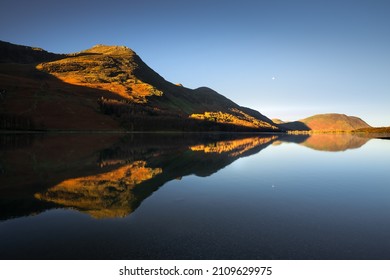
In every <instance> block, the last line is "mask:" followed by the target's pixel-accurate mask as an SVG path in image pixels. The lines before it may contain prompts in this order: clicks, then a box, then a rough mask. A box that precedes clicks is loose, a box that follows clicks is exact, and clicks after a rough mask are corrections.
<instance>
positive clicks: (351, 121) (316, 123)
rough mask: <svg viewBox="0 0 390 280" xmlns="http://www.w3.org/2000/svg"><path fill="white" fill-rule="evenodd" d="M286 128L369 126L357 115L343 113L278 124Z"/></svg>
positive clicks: (324, 129)
mask: <svg viewBox="0 0 390 280" xmlns="http://www.w3.org/2000/svg"><path fill="white" fill-rule="evenodd" d="M279 126H280V127H282V128H284V129H287V130H304V131H309V130H313V131H352V130H355V129H361V128H369V127H371V126H370V125H368V124H367V123H366V122H365V121H363V120H362V119H360V118H358V117H353V116H347V115H344V114H319V115H314V116H311V117H308V118H305V119H302V120H299V121H295V122H286V123H281V124H279Z"/></svg>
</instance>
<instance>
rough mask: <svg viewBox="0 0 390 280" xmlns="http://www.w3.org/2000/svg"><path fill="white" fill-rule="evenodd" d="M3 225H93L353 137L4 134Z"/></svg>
mask: <svg viewBox="0 0 390 280" xmlns="http://www.w3.org/2000/svg"><path fill="white" fill-rule="evenodd" d="M0 139H1V140H0V141H1V143H2V144H4V145H2V149H1V150H0V153H1V159H0V168H1V172H2V174H1V175H0V181H1V184H0V186H1V187H0V193H1V199H0V206H1V208H2V211H1V214H0V215H1V216H0V218H1V219H3V220H6V219H10V218H15V217H20V216H28V215H32V214H36V213H39V212H42V211H45V210H48V209H53V208H71V209H76V210H78V211H81V212H85V213H87V214H89V215H91V216H92V217H94V218H118V217H126V216H128V215H129V214H131V213H132V212H134V211H135V210H136V209H137V207H138V206H139V205H140V204H141V203H142V201H143V200H144V199H145V198H147V197H149V196H150V195H151V194H152V193H153V192H154V191H156V190H158V189H159V188H160V187H161V186H162V185H164V184H165V183H166V182H169V181H172V180H175V179H177V178H181V177H183V176H187V175H191V174H194V175H197V176H209V175H211V174H213V173H216V172H218V171H219V170H220V169H222V168H224V167H226V166H227V165H229V164H231V163H232V162H234V161H235V160H237V159H238V158H240V157H245V156H250V155H253V154H256V153H258V152H260V151H261V150H263V149H264V148H266V147H267V146H268V145H270V144H280V143H283V142H294V143H297V144H301V145H304V146H306V147H309V148H312V149H317V150H322V151H324V150H326V151H341V150H346V149H350V148H358V147H360V146H362V145H364V144H365V143H366V142H367V141H368V139H367V138H360V137H358V136H355V135H348V136H347V137H345V136H340V135H313V136H307V135H298V136H294V135H283V134H280V135H263V134H262V135H246V134H239V135H232V134H169V135H163V134H130V135H125V136H123V135H110V134H103V135H100V134H96V135H93V134H92V135H81V134H76V135H74V134H69V135H68V134H61V135H60V134H58V135H27V136H26V135H2V136H0Z"/></svg>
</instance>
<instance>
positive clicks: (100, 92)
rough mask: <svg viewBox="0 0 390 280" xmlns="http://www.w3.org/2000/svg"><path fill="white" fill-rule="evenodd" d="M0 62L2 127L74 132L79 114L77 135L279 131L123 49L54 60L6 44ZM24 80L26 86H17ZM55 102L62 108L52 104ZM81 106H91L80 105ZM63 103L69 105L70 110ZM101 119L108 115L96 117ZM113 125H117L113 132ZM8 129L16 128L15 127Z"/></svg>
mask: <svg viewBox="0 0 390 280" xmlns="http://www.w3.org/2000/svg"><path fill="white" fill-rule="evenodd" d="M0 61H1V62H2V63H0V82H1V89H2V90H3V91H6V92H7V95H6V96H5V97H4V98H2V99H3V100H2V102H1V103H3V104H0V106H1V105H3V106H2V108H3V109H4V110H3V111H4V112H5V113H6V114H7V116H6V117H5V116H3V117H2V118H3V119H5V120H4V121H3V123H15V122H17V121H14V119H18V118H25V119H29V120H30V121H29V123H31V125H30V127H28V128H29V129H70V128H72V125H70V124H66V125H65V123H66V119H68V118H69V119H72V120H75V121H76V119H77V118H75V117H74V116H73V115H74V114H76V113H79V114H80V113H81V112H80V111H81V110H82V109H84V112H82V113H81V117H82V118H83V119H84V121H85V122H86V123H85V124H84V125H82V126H79V125H76V124H74V125H73V126H74V128H75V129H85V128H86V127H88V125H87V120H90V121H91V124H90V126H91V128H92V129H93V128H95V127H96V125H95V124H94V123H93V120H94V118H96V119H99V120H100V121H101V122H102V123H106V124H107V123H110V124H108V125H105V126H106V127H107V128H106V129H108V128H109V127H110V126H111V128H115V129H118V127H123V128H124V129H125V130H131V131H134V130H141V131H142V130H195V131H203V130H207V131H210V130H212V131H215V130H222V131H280V129H279V128H278V127H277V126H276V125H275V124H274V123H273V122H272V121H271V120H270V119H269V118H267V117H265V116H264V115H262V114H261V113H260V112H258V111H255V110H253V109H249V108H246V107H241V106H239V105H238V104H236V103H235V102H233V101H231V100H230V99H228V98H226V97H225V96H223V95H221V94H219V93H217V92H216V91H214V90H212V89H209V88H207V87H200V88H197V89H189V88H186V87H183V86H181V85H175V84H173V83H171V82H169V81H166V80H165V79H164V78H163V77H162V76H160V75H159V74H158V73H157V72H155V71H154V70H153V69H152V68H150V67H149V66H148V65H147V64H146V63H144V62H143V61H142V59H141V58H140V57H139V56H138V55H137V54H136V53H135V52H134V51H133V50H131V49H130V48H128V47H125V46H107V45H95V46H93V47H92V48H89V49H87V50H84V51H80V52H76V53H71V54H53V53H49V52H46V51H44V50H42V49H36V48H31V47H25V46H18V45H13V44H11V43H7V42H0ZM21 79H23V83H22V84H20V83H19V84H18V81H20V80H21ZM27 85H29V87H28V88H27ZM22 92H23V93H22ZM27 93H29V95H28V94H27ZM10 96H12V97H10ZM76 96H77V98H74V100H73V101H72V100H71V97H72V98H73V97H76ZM54 97H55V98H57V99H58V100H57V102H52V99H53V98H54ZM17 98H19V100H18V101H17V100H16V99H17ZM23 98H25V100H26V102H27V100H28V101H29V103H30V104H35V106H34V108H35V109H34V108H33V109H31V108H30V109H28V105H27V104H20V103H23V102H21V100H23ZM82 100H83V102H84V103H86V102H87V103H88V104H84V105H86V106H84V105H83V106H80V103H81V104H83V102H81V101H82ZM93 100H94V101H95V104H92V103H93ZM61 102H65V103H66V106H67V107H66V110H65V109H64V108H63V107H61ZM5 103H8V104H7V105H9V106H4V104H5ZM72 103H77V104H73V106H74V108H76V109H74V108H72ZM7 107H8V108H9V109H7ZM21 107H23V108H21ZM48 107H50V109H49V108H48ZM81 107H83V108H81ZM56 109H57V111H56ZM52 111H56V112H52ZM72 111H77V112H73V113H72ZM26 112H27V113H26ZM99 113H100V114H102V115H103V116H99V117H98V116H97V115H98V114H99ZM72 114H73V115H72ZM10 115H11V116H10ZM55 115H57V116H56V118H57V119H58V123H57V124H55V121H54V120H53V118H54V116H55ZM104 115H105V116H110V117H111V120H109V119H108V118H106V117H104ZM38 116H39V117H38ZM50 118H51V120H48V119H50ZM10 119H12V120H10ZM37 119H38V120H37ZM102 119H105V120H104V121H103V120H102ZM112 120H114V122H115V123H116V124H117V125H112ZM2 128H3V129H4V127H2ZM6 128H8V129H10V128H11V129H12V125H8V127H6ZM14 128H15V127H14ZM16 129H25V127H23V125H21V126H19V127H16Z"/></svg>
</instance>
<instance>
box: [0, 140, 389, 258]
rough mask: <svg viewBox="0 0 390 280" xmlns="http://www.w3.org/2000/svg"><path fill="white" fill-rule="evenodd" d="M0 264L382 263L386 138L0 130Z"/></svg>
mask: <svg viewBox="0 0 390 280" xmlns="http://www.w3.org/2000/svg"><path fill="white" fill-rule="evenodd" d="M0 143H1V148H0V209H1V211H0V248H1V249H0V258H1V259H390V238H389V236H390V168H389V166H390V157H389V155H390V141H388V140H381V139H368V138H360V137H358V136H352V135H314V136H311V137H309V136H287V135H254V136H253V135H238V136H235V137H234V138H233V136H232V135H218V134H212V135H207V134H203V135H193V134H184V135H179V134H170V135H160V134H131V135H125V136H123V135H109V134H107V135H106V134H104V135H100V134H97V135H93V134H92V135H82V134H76V135H67V134H57V135H55V134H53V135H30V136H26V135H2V136H0Z"/></svg>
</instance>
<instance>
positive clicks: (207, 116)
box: [190, 108, 276, 129]
mask: <svg viewBox="0 0 390 280" xmlns="http://www.w3.org/2000/svg"><path fill="white" fill-rule="evenodd" d="M230 112H231V113H223V112H221V111H219V112H204V113H202V114H191V115H190V118H192V119H198V120H207V121H212V122H217V123H226V124H233V125H237V126H245V127H250V128H264V127H266V128H274V129H276V127H275V126H272V125H271V124H269V123H267V122H264V121H261V120H258V119H256V118H254V117H252V116H250V115H248V114H246V113H244V112H243V111H240V110H238V109H236V108H230Z"/></svg>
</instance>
